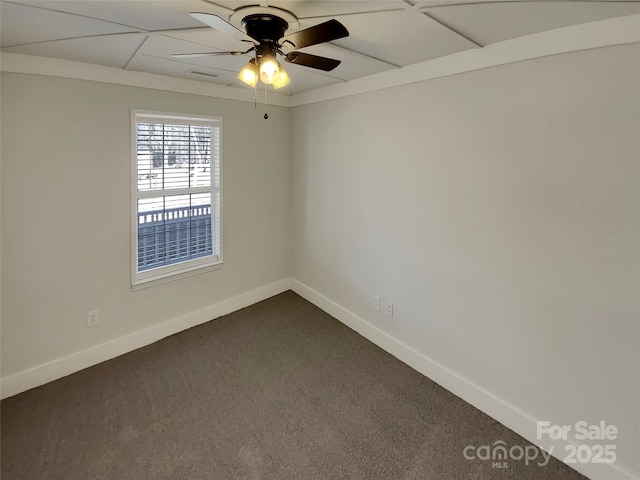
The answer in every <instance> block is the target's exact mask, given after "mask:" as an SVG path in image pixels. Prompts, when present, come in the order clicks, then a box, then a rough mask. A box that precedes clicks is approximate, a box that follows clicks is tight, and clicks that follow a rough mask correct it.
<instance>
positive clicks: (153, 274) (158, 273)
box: [130, 110, 223, 290]
mask: <svg viewBox="0 0 640 480" xmlns="http://www.w3.org/2000/svg"><path fill="white" fill-rule="evenodd" d="M141 120H142V121H145V122H156V123H167V124H173V125H201V126H210V127H214V128H218V129H219V143H218V150H219V155H218V165H217V171H218V174H217V176H216V174H215V172H216V169H215V168H214V162H215V161H216V159H215V154H214V152H215V151H216V150H215V148H214V135H212V136H211V150H210V151H211V168H210V169H209V170H210V174H211V182H210V187H209V188H208V190H207V189H206V187H191V188H183V189H178V188H175V189H168V190H144V191H141V192H139V191H138V129H137V124H138V122H140V121H141ZM222 133H223V130H222V117H214V116H207V115H190V114H178V113H168V112H155V111H148V110H131V202H130V203H131V286H132V288H133V289H134V290H137V289H140V288H146V287H150V286H153V285H157V284H162V283H166V282H169V281H172V280H177V279H179V278H184V277H188V276H192V275H195V274H198V273H203V272H206V271H209V270H214V269H218V268H221V267H222V264H223V260H222V156H223V155H222ZM216 187H217V191H218V192H219V193H218V195H217V199H216ZM203 189H204V191H203ZM168 191H169V192H170V193H171V195H181V194H189V193H207V192H210V193H211V230H212V232H211V238H212V243H213V245H212V247H213V252H214V253H213V255H209V256H206V257H200V258H195V259H192V260H185V261H184V262H179V263H175V264H172V265H167V266H164V267H158V268H152V269H149V270H145V271H142V272H138V199H140V198H146V197H159V196H166V193H167V192H168ZM158 192H164V195H162V194H158ZM216 200H217V201H216ZM216 250H217V254H216Z"/></svg>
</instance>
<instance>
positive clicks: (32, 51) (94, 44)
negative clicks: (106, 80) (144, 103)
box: [4, 33, 145, 68]
mask: <svg viewBox="0 0 640 480" xmlns="http://www.w3.org/2000/svg"><path fill="white" fill-rule="evenodd" d="M144 38H145V35H144V34H141V33H135V34H128V35H109V36H106V37H89V38H83V39H77V40H58V41H55V42H47V43H38V44H33V45H22V46H19V47H9V48H6V49H4V51H7V52H13V53H23V54H27V55H39V56H41V57H53V58H62V59H64V60H74V61H76V62H86V63H97V64H99V65H106V66H109V67H118V68H123V67H124V66H125V65H126V64H127V62H128V61H129V59H130V58H131V57H132V56H133V54H134V52H135V51H136V49H137V48H138V47H139V46H140V44H141V43H142V41H143V40H144Z"/></svg>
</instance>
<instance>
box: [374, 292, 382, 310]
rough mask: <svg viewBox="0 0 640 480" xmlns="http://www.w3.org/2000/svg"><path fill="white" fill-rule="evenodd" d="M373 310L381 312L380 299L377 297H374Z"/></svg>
mask: <svg viewBox="0 0 640 480" xmlns="http://www.w3.org/2000/svg"><path fill="white" fill-rule="evenodd" d="M373 308H375V309H376V310H380V297H376V296H375V295H374V297H373Z"/></svg>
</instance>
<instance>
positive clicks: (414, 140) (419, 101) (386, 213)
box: [293, 44, 640, 475]
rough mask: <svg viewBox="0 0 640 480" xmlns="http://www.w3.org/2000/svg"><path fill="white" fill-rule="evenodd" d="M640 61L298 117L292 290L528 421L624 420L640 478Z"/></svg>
mask: <svg viewBox="0 0 640 480" xmlns="http://www.w3.org/2000/svg"><path fill="white" fill-rule="evenodd" d="M639 59H640V50H639V48H638V45H637V44H636V45H629V46H619V47H611V48H603V49H596V50H589V51H583V52H577V53H571V54H565V55H558V56H553V57H547V58H541V59H536V60H531V61H527V62H521V63H515V64H510V65H505V66H501V67H496V68H490V69H485V70H480V71H475V72H470V73H465V74H461V75H457V76H451V77H446V78H440V79H435V80H431V81H426V82H421V83H416V84H412V85H408V86H404V87H398V88H392V89H387V90H383V91H378V92H373V93H367V94H362V95H358V96H353V97H349V98H343V99H340V100H335V101H328V102H323V103H319V104H314V105H307V106H302V107H298V108H296V109H294V117H293V134H294V136H293V138H294V139H295V140H296V141H295V142H294V145H293V162H294V163H293V170H294V173H293V189H294V194H293V216H294V218H293V238H294V244H293V248H294V258H293V277H294V278H295V279H297V280H299V281H300V282H302V283H303V284H305V285H307V286H308V287H310V288H311V289H314V290H315V291H317V292H318V293H320V294H322V295H324V296H326V297H328V299H330V300H331V301H333V302H335V303H337V304H338V305H339V306H341V307H343V308H344V309H346V310H349V311H350V312H353V313H354V314H355V315H356V316H359V317H361V318H362V319H364V320H366V321H367V322H370V323H371V324H372V325H373V326H374V327H378V328H379V329H381V330H383V331H384V332H386V333H388V334H389V335H391V336H392V337H394V338H395V339H397V340H399V341H400V342H403V343H404V344H406V345H408V346H409V347H411V348H413V349H415V350H417V351H418V352H420V353H422V354H423V355H425V356H427V357H428V358H430V359H432V360H433V361H435V362H437V363H439V364H441V365H442V366H444V368H446V369H449V370H450V371H452V372H454V373H455V374H457V375H458V376H460V377H462V378H463V379H466V380H467V381H469V382H472V383H475V385H477V386H479V387H480V388H481V389H484V390H486V391H487V392H488V393H489V394H490V395H493V396H495V397H497V398H498V399H500V400H501V401H502V402H504V403H506V404H510V405H512V406H515V408H516V409H518V410H520V411H521V412H523V413H524V414H525V415H529V416H530V417H532V418H534V419H537V420H549V421H551V422H553V423H562V424H573V423H575V422H576V421H578V420H585V421H589V422H594V423H595V422H598V421H599V420H606V421H607V423H612V424H615V425H617V426H618V428H619V430H620V437H619V439H618V441H617V442H616V443H617V446H618V447H617V449H618V465H619V466H620V467H622V468H623V469H626V470H628V471H631V472H635V474H636V475H639V474H640V465H639V464H638V456H637V453H638V451H640V438H639V437H640V435H639V431H638V429H639V428H638V423H639V422H638V419H639V413H640V412H639V407H638V406H639V405H640V387H639V379H640V353H639V352H640V326H639V301H638V298H639V297H638V294H639V286H640V280H639V271H640V270H639V267H640V251H639V248H638V245H639V244H640V233H639V231H640V215H639V213H640V212H639V206H640V198H639V192H640V189H639V187H640V185H639V179H640V176H639V173H640V172H639V168H638V165H639V161H638V160H639V158H640V157H639V156H640V144H639V141H638V138H639V137H638V133H639V132H638V126H639V125H640V115H639V106H640V102H639V99H638V96H639V88H638V87H639V85H640V61H639ZM373 295H379V296H380V297H382V299H383V301H391V302H393V304H394V306H395V318H394V319H393V320H391V319H388V318H387V317H385V316H384V314H383V313H382V312H376V311H374V310H373V308H372V305H371V304H372V296H373ZM496 440H497V439H496ZM601 443H602V442H601Z"/></svg>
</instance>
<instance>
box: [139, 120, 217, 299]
mask: <svg viewBox="0 0 640 480" xmlns="http://www.w3.org/2000/svg"><path fill="white" fill-rule="evenodd" d="M131 123H132V130H133V131H132V173H133V178H132V190H133V195H132V213H133V219H132V223H133V225H134V228H133V229H132V230H133V231H132V238H131V242H132V284H133V286H134V287H135V286H136V285H140V284H147V283H149V282H153V281H161V280H162V281H164V280H165V279H167V278H168V277H171V276H174V275H186V274H187V273H189V272H194V271H196V270H200V269H203V268H210V267H213V266H214V265H220V264H221V263H222V252H221V243H222V242H221V231H220V229H221V214H220V190H221V185H220V177H221V175H220V168H221V165H220V164H221V159H220V157H221V145H220V143H221V136H222V119H221V118H217V117H202V116H195V117H192V116H188V115H176V114H161V113H152V112H142V111H133V112H132V122H131Z"/></svg>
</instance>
